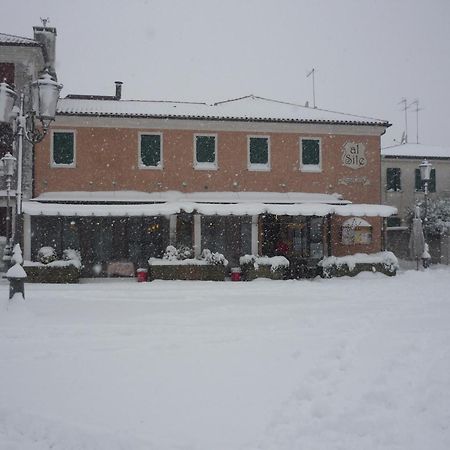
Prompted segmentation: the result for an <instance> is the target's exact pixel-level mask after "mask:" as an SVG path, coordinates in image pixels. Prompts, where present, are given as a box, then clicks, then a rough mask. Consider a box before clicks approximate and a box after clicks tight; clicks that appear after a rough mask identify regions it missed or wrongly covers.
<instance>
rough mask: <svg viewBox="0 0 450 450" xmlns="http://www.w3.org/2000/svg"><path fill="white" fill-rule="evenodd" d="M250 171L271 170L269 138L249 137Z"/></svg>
mask: <svg viewBox="0 0 450 450" xmlns="http://www.w3.org/2000/svg"><path fill="white" fill-rule="evenodd" d="M248 169H249V170H270V141H269V138H268V137H267V136H249V137H248Z"/></svg>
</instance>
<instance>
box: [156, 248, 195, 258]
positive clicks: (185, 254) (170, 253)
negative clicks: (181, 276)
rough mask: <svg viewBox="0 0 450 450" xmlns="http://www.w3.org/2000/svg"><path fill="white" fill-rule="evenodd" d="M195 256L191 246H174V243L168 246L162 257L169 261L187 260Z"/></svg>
mask: <svg viewBox="0 0 450 450" xmlns="http://www.w3.org/2000/svg"><path fill="white" fill-rule="evenodd" d="M192 256H193V251H192V249H191V248H189V247H187V246H185V245H181V246H179V247H178V248H176V247H174V246H173V245H168V246H167V247H166V251H165V252H164V255H163V257H162V259H165V260H168V261H177V260H181V261H182V260H185V259H190V258H192Z"/></svg>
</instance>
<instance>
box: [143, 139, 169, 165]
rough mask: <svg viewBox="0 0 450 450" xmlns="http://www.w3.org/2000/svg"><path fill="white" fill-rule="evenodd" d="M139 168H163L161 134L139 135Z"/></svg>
mask: <svg viewBox="0 0 450 450" xmlns="http://www.w3.org/2000/svg"><path fill="white" fill-rule="evenodd" d="M139 168H140V169H162V168H163V148H162V134H161V133H139Z"/></svg>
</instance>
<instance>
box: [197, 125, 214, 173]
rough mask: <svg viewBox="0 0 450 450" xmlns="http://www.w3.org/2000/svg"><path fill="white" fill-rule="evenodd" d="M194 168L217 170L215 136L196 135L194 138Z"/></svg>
mask: <svg viewBox="0 0 450 450" xmlns="http://www.w3.org/2000/svg"><path fill="white" fill-rule="evenodd" d="M194 167H195V168H196V169H206V170H208V169H210V170H215V169H217V136H216V135H215V134H196V135H195V136H194Z"/></svg>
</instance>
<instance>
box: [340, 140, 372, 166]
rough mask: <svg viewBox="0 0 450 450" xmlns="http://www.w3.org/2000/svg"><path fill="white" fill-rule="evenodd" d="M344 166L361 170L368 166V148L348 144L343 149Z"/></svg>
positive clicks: (351, 143)
mask: <svg viewBox="0 0 450 450" xmlns="http://www.w3.org/2000/svg"><path fill="white" fill-rule="evenodd" d="M342 164H343V165H344V166H346V167H350V168H351V169H361V168H362V167H365V166H366V165H367V158H366V146H365V145H364V144H357V143H356V142H347V143H346V144H345V145H344V147H343V149H342Z"/></svg>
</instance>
